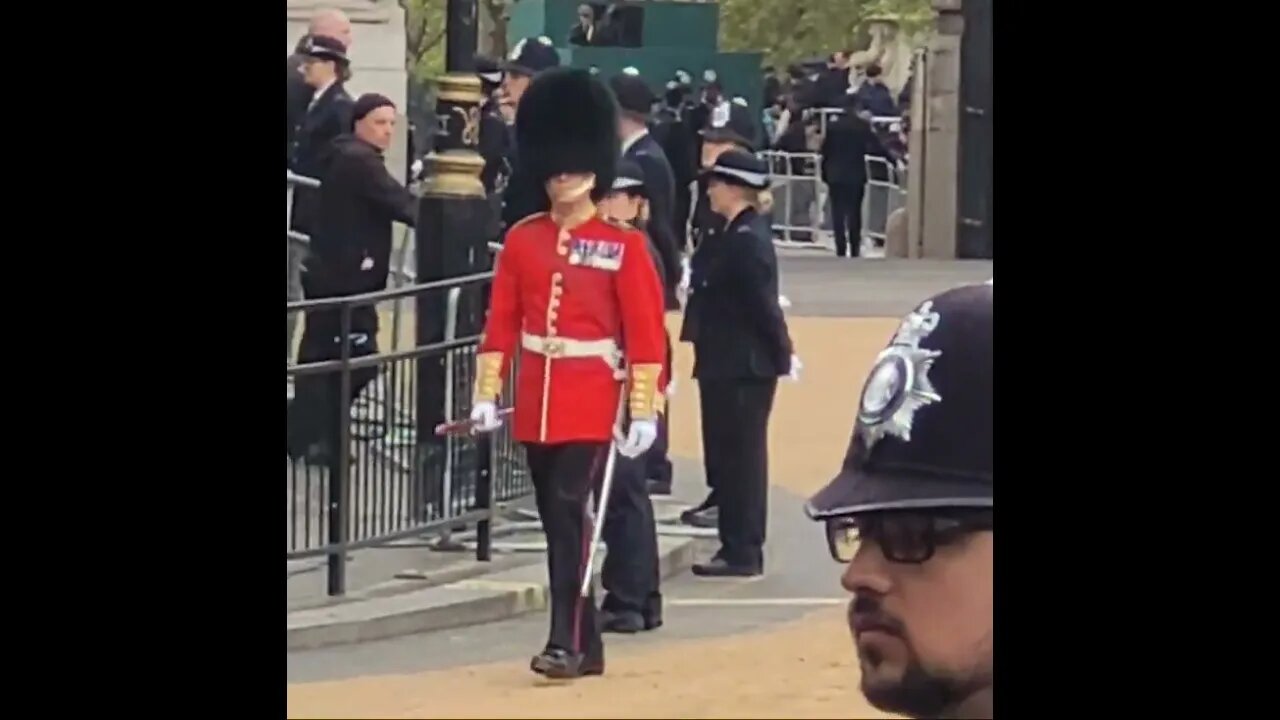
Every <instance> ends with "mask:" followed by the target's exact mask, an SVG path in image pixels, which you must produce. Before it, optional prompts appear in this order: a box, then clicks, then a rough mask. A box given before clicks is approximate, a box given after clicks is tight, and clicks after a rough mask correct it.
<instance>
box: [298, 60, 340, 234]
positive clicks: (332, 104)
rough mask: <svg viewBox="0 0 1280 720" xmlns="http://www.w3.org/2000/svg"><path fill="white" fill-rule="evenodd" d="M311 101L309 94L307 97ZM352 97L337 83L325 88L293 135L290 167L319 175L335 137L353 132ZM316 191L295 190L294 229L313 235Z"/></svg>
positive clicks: (312, 174) (300, 188)
mask: <svg viewBox="0 0 1280 720" xmlns="http://www.w3.org/2000/svg"><path fill="white" fill-rule="evenodd" d="M307 100H308V102H310V96H308V98H307ZM352 105H353V102H352V100H351V96H350V95H348V94H347V91H346V90H344V89H343V88H342V83H340V82H337V83H334V84H333V85H330V86H329V89H327V90H325V91H324V94H322V95H321V96H320V99H318V100H317V101H316V104H315V105H312V106H311V109H310V110H307V112H306V115H305V116H304V117H303V118H302V122H301V123H300V124H299V125H298V128H297V130H296V131H295V132H294V137H293V148H292V149H293V152H292V153H291V154H290V158H289V159H290V162H289V169H290V170H292V171H294V172H295V173H297V174H299V175H304V176H306V177H309V178H317V179H318V178H319V177H320V172H321V168H323V167H324V166H325V164H326V163H327V162H328V161H327V158H326V157H325V156H326V154H327V153H328V152H329V151H330V147H331V143H332V142H333V139H334V138H336V137H338V136H339V135H341V134H343V133H346V132H350V131H351V108H352ZM315 205H316V191H315V190H312V189H309V188H304V187H298V188H296V189H294V191H293V228H294V229H295V230H299V231H301V232H304V233H307V234H310V233H311V232H312V230H313V229H314V227H315V209H316V208H315Z"/></svg>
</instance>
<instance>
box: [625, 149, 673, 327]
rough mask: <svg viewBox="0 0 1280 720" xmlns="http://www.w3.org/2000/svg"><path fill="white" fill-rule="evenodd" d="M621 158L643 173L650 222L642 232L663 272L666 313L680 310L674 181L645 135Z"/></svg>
mask: <svg viewBox="0 0 1280 720" xmlns="http://www.w3.org/2000/svg"><path fill="white" fill-rule="evenodd" d="M622 157H623V158H625V159H627V160H632V161H634V162H635V163H636V164H637V165H639V166H640V168H641V169H642V170H643V171H644V185H645V192H646V194H648V196H649V222H648V223H646V225H645V228H644V229H645V232H646V233H647V234H648V235H649V237H650V238H651V239H652V240H653V245H654V247H655V248H657V251H658V257H659V258H660V260H661V261H662V267H663V268H664V269H665V272H664V273H663V275H664V276H665V277H666V278H667V280H668V282H666V283H665V288H666V303H667V309H668V310H679V309H680V301H679V299H678V298H677V297H676V282H677V281H678V280H679V278H680V245H681V243H680V242H679V241H678V240H677V239H676V238H677V237H679V235H678V234H677V233H676V225H675V203H676V195H675V177H674V174H673V173H672V172H671V164H670V163H668V162H667V156H666V155H665V154H664V153H663V152H662V148H661V147H660V146H659V145H658V142H657V141H656V140H654V139H653V137H652V136H650V135H649V134H648V133H645V134H644V135H642V136H641V137H640V138H639V139H638V140H636V141H635V142H634V143H632V144H631V147H629V148H627V150H626V152H624V153H622Z"/></svg>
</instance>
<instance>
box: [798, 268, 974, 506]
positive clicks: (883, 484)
mask: <svg viewBox="0 0 1280 720" xmlns="http://www.w3.org/2000/svg"><path fill="white" fill-rule="evenodd" d="M993 293H994V286H993V283H990V282H988V283H983V284H980V285H966V286H963V287H959V288H955V289H952V290H948V291H946V292H943V293H940V294H938V295H935V296H934V297H932V298H930V299H928V300H926V301H925V302H924V303H923V304H921V305H920V306H919V307H917V308H916V309H915V310H914V311H912V312H911V313H910V314H908V315H907V316H906V317H905V318H903V320H902V323H901V324H900V325H899V326H898V330H897V333H895V335H894V337H893V339H892V340H891V341H890V342H889V346H888V347H886V348H885V349H884V351H882V352H881V353H880V355H879V357H877V358H876V362H875V365H874V366H873V367H872V369H871V373H870V375H869V376H868V378H867V381H866V384H865V385H864V386H863V389H862V398H861V401H860V403H859V407H858V417H857V421H856V423H855V425H854V429H853V439H852V440H851V441H850V443H849V451H848V453H847V454H846V456H845V460H844V466H843V468H842V469H841V471H840V473H839V474H838V475H837V476H836V478H835V479H834V480H832V481H831V483H830V484H829V485H827V486H826V487H825V488H823V489H822V490H820V491H819V492H818V494H816V495H814V496H813V497H812V498H811V499H810V500H809V502H808V504H807V505H806V507H805V511H806V512H807V513H808V515H809V517H811V518H813V519H815V520H821V519H826V518H832V517H840V516H848V515H858V514H862V513H869V512H879V511H883V510H929V509H945V508H992V507H993V498H992V489H993V482H992V477H993V474H992V465H993V456H994V447H995V441H994V438H995V432H994V424H993V422H992V406H993V405H994V398H995V396H994V385H993V378H992V367H993V349H994V343H993V335H992V326H993V320H992V318H993Z"/></svg>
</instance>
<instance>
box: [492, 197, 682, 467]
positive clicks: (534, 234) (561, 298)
mask: <svg viewBox="0 0 1280 720" xmlns="http://www.w3.org/2000/svg"><path fill="white" fill-rule="evenodd" d="M516 354H518V355H519V366H518V367H519V369H518V374H517V377H516V381H515V392H514V396H515V397H514V399H515V421H514V431H515V438H516V440H518V441H520V442H534V443H544V444H559V443H567V442H608V441H609V440H610V439H612V437H613V428H614V425H615V422H617V420H618V417H619V410H620V402H621V401H622V400H624V399H626V400H628V409H629V410H630V413H631V416H632V417H633V418H644V419H656V417H657V413H658V412H659V411H660V410H661V402H662V400H661V391H662V389H663V388H665V386H666V370H665V361H666V332H665V329H664V326H663V312H662V286H661V281H660V280H659V279H658V275H657V273H656V272H655V271H654V265H653V260H652V258H651V257H650V256H649V252H648V249H647V247H646V241H645V237H644V235H643V233H641V232H639V231H637V230H636V229H634V228H632V227H630V226H628V225H623V224H617V223H613V222H610V221H606V220H604V219H603V218H600V217H598V216H593V217H591V218H589V219H587V220H586V221H585V222H583V223H582V224H580V225H578V226H576V227H573V228H572V229H569V230H563V231H562V230H561V228H560V227H559V226H558V225H556V223H555V222H554V221H553V220H552V219H551V216H550V215H549V214H547V213H538V214H536V215H533V216H532V217H529V218H527V219H525V220H524V221H523V222H520V223H518V224H516V225H515V226H514V227H512V228H511V229H510V230H509V231H508V232H507V237H506V240H505V242H504V244H503V249H502V252H501V254H500V255H499V256H498V262H497V268H496V271H495V274H494V279H493V289H492V293H491V296H490V302H489V316H488V320H487V321H486V323H485V330H484V335H483V336H482V338H481V341H480V348H479V354H478V356H477V378H476V391H475V399H476V400H489V401H496V398H497V397H498V396H499V395H500V394H502V378H504V377H505V376H506V368H507V367H508V366H509V365H510V361H511V358H512V357H513V356H514V355H516ZM624 362H625V364H624ZM624 381H625V382H627V390H628V393H627V397H626V398H624V397H623V396H622V392H623V389H624V387H623V382H624Z"/></svg>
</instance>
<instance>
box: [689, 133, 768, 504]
mask: <svg viewBox="0 0 1280 720" xmlns="http://www.w3.org/2000/svg"><path fill="white" fill-rule="evenodd" d="M753 136H754V125H753V124H752V122H751V119H750V117H749V116H748V115H747V114H746V113H742V112H737V113H730V115H729V122H728V123H727V124H725V125H724V126H722V127H718V128H710V129H708V130H706V131H704V132H703V133H702V158H701V160H702V167H703V168H710V167H711V166H712V165H714V164H715V161H716V159H717V158H718V157H720V155H721V154H722V153H725V152H728V151H730V150H735V149H736V150H740V151H743V152H746V153H751V152H753V150H754V147H753V144H752V142H751V140H750V138H751V137H753ZM708 177H709V176H708V175H706V174H702V175H700V176H699V177H698V180H697V183H696V184H695V185H694V190H695V191H696V193H697V198H696V202H695V204H694V210H693V221H692V235H693V243H694V253H693V256H692V259H691V262H690V266H691V269H692V268H700V269H701V268H706V267H707V264H706V262H707V261H706V259H705V258H703V259H702V260H699V258H698V253H699V252H700V248H701V247H702V244H703V243H704V242H710V241H711V240H713V239H714V238H717V237H719V236H720V235H721V234H722V233H723V232H724V227H725V223H726V222H727V221H726V220H725V218H724V217H723V216H721V215H718V214H716V213H715V212H713V211H712V209H711V203H710V201H709V200H708V198H707V180H708ZM755 222H756V224H757V225H758V227H757V228H756V232H758V233H761V234H763V235H764V236H765V237H769V233H770V229H769V222H768V220H767V218H766V217H765V216H764V215H760V214H757V215H756V219H755ZM712 244H714V243H712ZM699 279H700V278H699ZM685 317H686V322H685V326H684V328H683V329H682V330H681V335H680V339H681V340H682V341H685V342H692V341H693V339H692V337H690V336H689V333H690V332H692V330H691V326H690V325H689V323H688V321H687V318H688V313H687V312H686V313H685ZM715 482H716V478H715V476H713V475H711V474H710V473H708V474H707V488H708V492H707V496H706V498H704V499H703V501H702V502H701V503H698V504H697V505H696V506H694V507H692V508H689V509H688V510H685V511H684V512H682V513H680V521H681V522H683V523H685V524H686V525H692V526H694V527H701V528H713V527H717V526H718V524H719V519H718V515H717V513H718V512H719V510H718V506H719V504H720V501H719V495H718V494H717V493H716V486H715Z"/></svg>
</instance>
